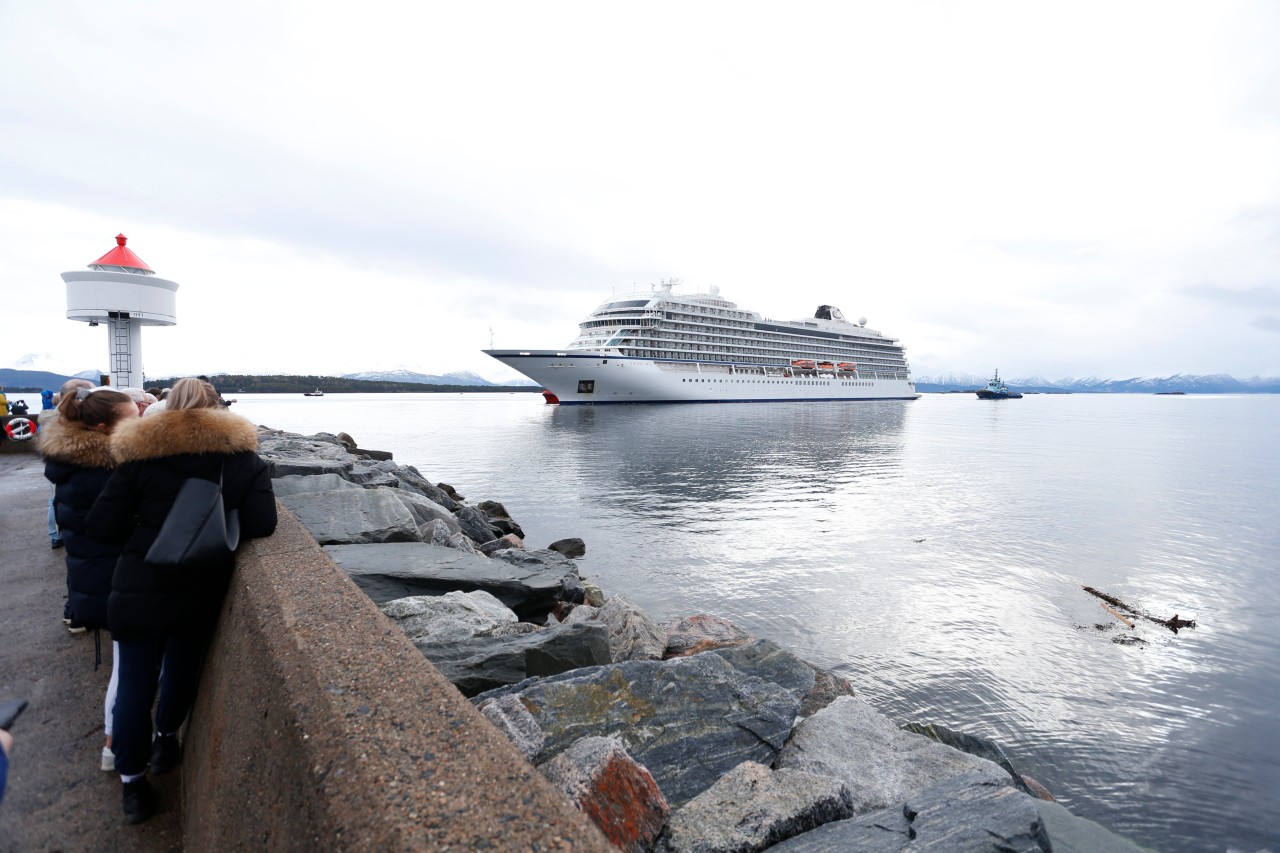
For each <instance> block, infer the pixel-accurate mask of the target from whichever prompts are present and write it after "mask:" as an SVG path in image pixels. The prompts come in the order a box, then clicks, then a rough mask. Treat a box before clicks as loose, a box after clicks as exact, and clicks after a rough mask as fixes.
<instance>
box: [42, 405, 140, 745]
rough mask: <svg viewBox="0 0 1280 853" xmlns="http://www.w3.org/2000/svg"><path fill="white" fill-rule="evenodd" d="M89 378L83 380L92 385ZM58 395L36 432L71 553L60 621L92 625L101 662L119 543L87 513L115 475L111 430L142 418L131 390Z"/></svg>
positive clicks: (109, 705) (109, 706) (107, 713)
mask: <svg viewBox="0 0 1280 853" xmlns="http://www.w3.org/2000/svg"><path fill="white" fill-rule="evenodd" d="M88 384H89V383H87V382H86V383H85V385H88ZM64 391H65V393H64V394H63V395H61V396H60V399H59V403H58V416H57V417H56V418H52V419H50V420H49V422H48V423H47V424H46V425H45V428H44V429H42V430H40V432H39V434H38V435H37V437H36V441H37V449H38V450H39V451H40V454H41V455H42V456H43V457H44V476H45V478H46V479H47V480H48V481H49V482H50V483H53V485H54V504H55V507H56V515H57V521H58V527H59V530H60V531H61V537H62V541H63V542H64V543H65V546H66V549H67V550H66V554H67V603H66V606H65V607H64V609H63V620H62V621H63V622H65V623H66V624H67V628H68V630H69V631H71V633H72V634H83V633H84V632H85V631H87V630H93V631H94V632H95V634H94V653H95V657H94V667H95V668H96V667H97V665H98V664H99V663H100V662H101V652H100V646H99V644H98V634H97V633H96V632H98V631H99V630H101V629H103V628H106V627H107V602H108V597H109V595H110V593H111V578H112V575H113V574H114V572H115V567H116V560H117V559H118V558H119V557H120V545H119V544H114V543H109V542H102V541H98V540H96V539H94V538H92V537H91V536H89V535H87V534H86V533H85V530H84V527H85V516H86V514H88V512H89V509H90V508H91V507H92V506H93V504H94V501H95V500H97V498H98V495H99V494H100V493H101V492H102V489H103V487H104V486H106V484H107V480H108V479H109V478H110V477H111V472H112V469H113V468H114V467H115V460H114V459H113V458H112V456H111V446H110V442H111V433H112V432H113V431H114V430H115V428H116V427H117V426H118V425H120V424H122V423H125V422H127V421H130V420H137V418H138V409H137V406H136V405H135V404H134V402H133V400H132V399H130V397H129V395H127V394H122V393H121V392H119V391H115V390H113V389H111V388H94V387H73V388H71V389H66V386H64ZM119 661H120V654H119V648H118V646H117V647H113V654H112V656H111V681H110V682H109V684H108V687H107V695H106V700H105V701H104V703H103V710H104V730H105V734H106V744H105V745H104V746H103V748H102V760H101V766H102V769H103V770H112V769H114V766H115V765H114V761H115V758H114V755H113V754H112V751H111V733H112V711H113V708H114V706H115V688H116V686H117V678H118V672H119Z"/></svg>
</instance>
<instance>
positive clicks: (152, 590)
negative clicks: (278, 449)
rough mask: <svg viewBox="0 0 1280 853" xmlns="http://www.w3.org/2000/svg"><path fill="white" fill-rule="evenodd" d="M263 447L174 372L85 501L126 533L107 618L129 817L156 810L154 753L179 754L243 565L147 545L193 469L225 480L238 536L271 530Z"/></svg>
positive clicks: (91, 524) (100, 519)
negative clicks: (181, 734) (161, 403)
mask: <svg viewBox="0 0 1280 853" xmlns="http://www.w3.org/2000/svg"><path fill="white" fill-rule="evenodd" d="M257 449H258V429H257V427H255V426H254V425H253V424H252V423H250V422H249V421H248V420H245V419H244V418H242V417H240V416H239V415H233V414H231V413H230V412H229V411H226V410H225V409H224V408H223V407H222V406H221V405H220V404H219V400H218V393H217V392H216V391H215V390H214V389H213V386H212V385H210V384H209V383H207V382H202V381H200V380H198V379H180V380H178V382H177V383H176V384H175V385H174V387H173V392H172V393H171V394H170V395H169V399H168V405H167V408H166V409H165V410H164V411H162V412H160V413H159V414H156V415H153V416H150V417H145V418H141V419H138V420H135V421H132V422H130V423H129V424H127V425H125V426H122V427H120V428H119V429H117V430H116V431H115V433H114V434H113V435H112V436H111V452H112V455H113V456H114V457H115V459H116V463H117V467H116V470H115V472H114V473H113V474H112V475H111V479H110V480H108V481H107V485H106V487H105V488H104V489H103V491H102V494H101V495H100V496H99V498H98V500H97V502H96V503H95V504H94V505H93V509H91V510H90V511H89V515H88V518H87V529H88V531H89V533H90V535H93V536H95V537H99V536H101V537H106V538H109V539H111V540H112V541H118V542H123V543H124V550H123V552H122V553H121V555H120V560H119V562H118V563H117V564H116V569H115V573H114V575H113V576H112V580H111V598H110V602H109V606H108V613H107V621H108V625H109V626H110V628H111V635H112V638H113V639H114V640H116V641H117V642H118V643H119V649H120V653H119V655H120V683H119V687H118V689H117V693H116V706H115V719H114V730H113V733H112V734H113V739H112V747H113V749H114V752H115V768H116V770H117V771H118V772H119V773H120V780H121V781H122V782H123V783H124V789H123V806H124V814H125V819H126V820H127V821H128V822H129V823H139V822H141V821H144V820H146V819H147V818H148V817H150V816H151V815H152V814H153V813H154V811H155V795H154V792H153V791H152V789H151V786H150V784H149V783H148V781H147V777H146V770H147V764H148V756H150V765H151V772H152V773H155V774H160V773H165V772H167V771H168V770H171V769H172V768H173V767H174V766H175V765H177V764H178V762H179V761H180V760H181V745H180V743H179V742H178V729H179V728H180V727H181V726H182V723H183V721H184V720H185V719H186V717H187V713H188V712H189V711H190V710H191V706H192V704H193V702H194V701H195V693H196V686H197V684H198V683H199V678H200V666H201V662H202V659H203V656H204V653H205V649H206V647H207V646H208V643H209V640H210V638H211V637H212V635H213V631H214V628H215V627H216V623H217V619H218V614H219V612H220V611H221V609H222V600H223V598H224V597H225V595H226V591H227V586H228V584H229V583H230V580H231V573H232V570H233V569H234V567H235V558H234V556H232V557H229V558H228V560H227V562H226V564H225V565H220V566H217V567H214V568H211V569H200V570H182V569H177V570H175V569H173V568H160V567H156V566H152V565H150V564H148V563H147V561H146V555H147V552H148V550H149V549H150V548H151V545H152V543H153V542H155V539H156V535H157V534H158V533H159V531H160V527H161V525H162V524H163V523H164V520H165V517H166V516H167V515H168V513H169V510H170V508H171V507H172V506H173V502H174V499H175V497H176V496H177V494H178V490H179V489H180V488H181V487H182V484H183V482H184V481H185V480H186V479H187V478H189V477H199V478H201V479H205V480H211V481H213V482H218V481H221V483H222V496H223V502H224V504H225V506H226V508H227V509H228V510H232V509H236V510H238V511H239V513H240V535H241V539H242V540H243V539H248V538H253V537H258V536H269V535H270V534H271V533H272V532H274V531H275V527H276V504H275V495H274V494H273V492H272V489H271V472H270V468H269V466H268V465H267V463H266V462H264V461H263V460H262V459H261V458H259V456H258V454H257ZM157 689H158V690H159V694H160V695H159V702H158V703H157V704H156V713H155V727H154V730H153V728H152V720H151V708H152V704H153V700H154V699H155V697H156V692H157ZM153 731H154V738H153V737H152V735H153Z"/></svg>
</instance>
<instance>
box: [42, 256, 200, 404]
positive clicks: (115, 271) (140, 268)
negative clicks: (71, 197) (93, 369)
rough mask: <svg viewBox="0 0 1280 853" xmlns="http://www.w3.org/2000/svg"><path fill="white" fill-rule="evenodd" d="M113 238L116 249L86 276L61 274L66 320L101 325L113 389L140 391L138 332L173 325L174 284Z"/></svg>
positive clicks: (98, 262) (81, 274) (140, 347)
mask: <svg viewBox="0 0 1280 853" xmlns="http://www.w3.org/2000/svg"><path fill="white" fill-rule="evenodd" d="M127 240H128V238H127V237H125V236H124V235H123V234H117V235H116V247H115V248H114V249H112V250H111V251H110V252H107V253H106V254H105V255H103V256H102V257H100V258H98V259H97V260H96V261H94V262H93V263H91V264H89V271H88V272H64V273H63V274H62V280H63V281H65V282H66V283H67V319H68V320H81V321H83V322H86V323H88V324H89V325H90V326H96V325H98V324H99V323H106V324H107V328H108V332H107V358H108V361H107V364H108V370H109V372H110V374H111V384H112V385H114V386H115V387H117V388H126V387H134V388H141V387H142V327H143V326H172V325H174V324H175V323H177V322H178V319H177V316H176V314H175V308H174V302H175V298H174V294H175V293H177V291H178V283H177V282H175V281H169V280H167V279H163V278H160V277H159V276H158V275H156V274H155V272H154V271H153V270H152V269H151V267H149V266H147V265H146V263H144V262H143V260H142V258H140V257H138V256H137V255H135V254H134V253H133V250H132V249H130V248H128V247H127V246H125V242H127Z"/></svg>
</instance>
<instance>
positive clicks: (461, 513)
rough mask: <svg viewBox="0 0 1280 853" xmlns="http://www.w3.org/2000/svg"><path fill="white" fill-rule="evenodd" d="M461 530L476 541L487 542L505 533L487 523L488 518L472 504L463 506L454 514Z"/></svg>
mask: <svg viewBox="0 0 1280 853" xmlns="http://www.w3.org/2000/svg"><path fill="white" fill-rule="evenodd" d="M454 515H455V517H456V518H457V519H458V525H459V526H460V527H461V528H462V532H463V533H465V534H467V535H468V536H470V537H471V538H472V539H474V540H476V542H477V543H480V542H488V541H489V540H490V539H497V538H498V537H499V536H503V535H505V534H506V531H504V530H499V529H498V528H496V527H494V526H493V525H491V524H490V523H489V519H488V518H487V517H486V516H485V514H484V513H482V512H481V511H480V510H478V509H476V508H475V507H473V506H464V507H462V508H460V509H459V510H458V511H457V512H456V513H455V514H454Z"/></svg>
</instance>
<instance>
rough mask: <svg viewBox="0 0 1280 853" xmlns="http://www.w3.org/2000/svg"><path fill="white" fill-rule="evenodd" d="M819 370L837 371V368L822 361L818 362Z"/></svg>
mask: <svg viewBox="0 0 1280 853" xmlns="http://www.w3.org/2000/svg"><path fill="white" fill-rule="evenodd" d="M818 369H819V370H835V369H836V366H835V365H834V364H832V363H831V362H829V361H820V362H818Z"/></svg>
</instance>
